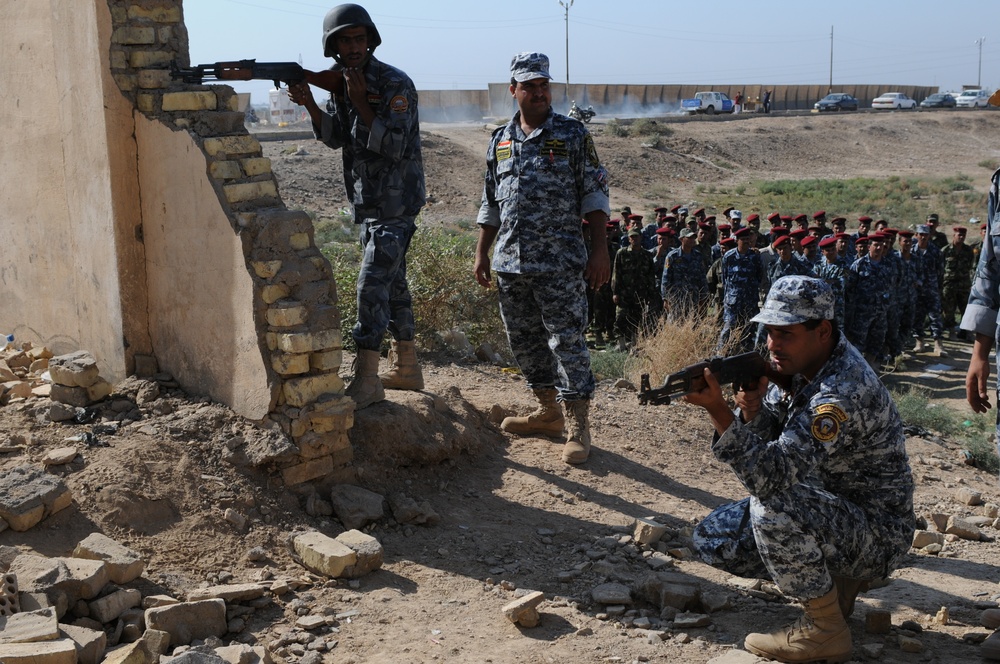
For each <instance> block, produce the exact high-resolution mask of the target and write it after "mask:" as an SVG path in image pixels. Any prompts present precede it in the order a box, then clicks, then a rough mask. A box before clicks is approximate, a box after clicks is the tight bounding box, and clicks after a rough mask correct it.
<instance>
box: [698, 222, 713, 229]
mask: <svg viewBox="0 0 1000 664" xmlns="http://www.w3.org/2000/svg"><path fill="white" fill-rule="evenodd" d="M711 227H712V226H711V224H709V223H708V222H707V221H699V222H698V228H711Z"/></svg>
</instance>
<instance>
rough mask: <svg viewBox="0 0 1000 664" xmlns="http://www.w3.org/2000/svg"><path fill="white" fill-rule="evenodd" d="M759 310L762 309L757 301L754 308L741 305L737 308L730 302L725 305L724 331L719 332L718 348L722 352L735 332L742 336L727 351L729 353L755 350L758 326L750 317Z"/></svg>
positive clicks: (723, 311) (723, 314)
mask: <svg viewBox="0 0 1000 664" xmlns="http://www.w3.org/2000/svg"><path fill="white" fill-rule="evenodd" d="M759 312H760V309H759V308H758V307H757V303H756V302H754V305H753V308H747V307H741V308H740V309H737V308H735V307H731V306H730V305H728V304H727V305H725V307H724V308H723V310H722V332H720V333H719V345H718V350H719V351H720V352H722V351H724V350H725V349H726V346H727V344H729V343H730V340H731V337H732V336H733V334H734V333H735V334H739V335H740V337H739V339H738V340H737V341H736V342H735V346H734V347H733V348H732V349H731V350H727V351H726V352H727V353H728V354H730V355H735V354H738V353H745V352H748V351H750V350H753V347H754V344H755V339H756V332H757V326H756V325H754V324H753V323H751V322H750V319H751V318H753V317H754V316H756V315H757V314H758V313H759Z"/></svg>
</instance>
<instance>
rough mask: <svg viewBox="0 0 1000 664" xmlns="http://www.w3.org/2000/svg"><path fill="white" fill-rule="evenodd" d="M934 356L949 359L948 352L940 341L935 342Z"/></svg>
mask: <svg viewBox="0 0 1000 664" xmlns="http://www.w3.org/2000/svg"><path fill="white" fill-rule="evenodd" d="M934 354H935V355H937V356H938V357H948V351H946V350H945V349H944V347H943V346H942V345H941V340H940V339H935V340H934Z"/></svg>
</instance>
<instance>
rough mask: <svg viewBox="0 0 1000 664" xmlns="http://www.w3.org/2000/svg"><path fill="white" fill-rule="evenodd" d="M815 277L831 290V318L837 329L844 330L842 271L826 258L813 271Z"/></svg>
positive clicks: (821, 258) (823, 257) (820, 260)
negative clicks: (832, 300) (832, 298)
mask: <svg viewBox="0 0 1000 664" xmlns="http://www.w3.org/2000/svg"><path fill="white" fill-rule="evenodd" d="M814 271H815V273H816V277H817V278H818V279H822V280H823V281H825V282H826V283H827V285H829V286H830V289H831V290H833V297H834V305H833V318H834V320H835V321H836V322H837V327H839V328H841V329H843V328H844V270H843V269H842V268H841V267H840V266H839V265H837V263H835V262H834V263H831V262H829V261H828V260H826V256H822V257H820V259H819V263H817V264H816V267H815V269H814Z"/></svg>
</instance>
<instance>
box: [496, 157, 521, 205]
mask: <svg viewBox="0 0 1000 664" xmlns="http://www.w3.org/2000/svg"><path fill="white" fill-rule="evenodd" d="M516 192H517V172H516V170H515V168H514V160H513V159H504V160H502V161H500V162H498V163H497V194H496V195H497V200H498V201H502V200H505V199H507V198H510V197H511V196H513V195H514V194H515V193H516Z"/></svg>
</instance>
